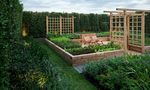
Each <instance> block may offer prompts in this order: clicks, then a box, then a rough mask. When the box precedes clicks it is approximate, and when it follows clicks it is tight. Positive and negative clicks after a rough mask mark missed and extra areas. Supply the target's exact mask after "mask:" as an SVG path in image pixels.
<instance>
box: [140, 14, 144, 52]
mask: <svg viewBox="0 0 150 90" xmlns="http://www.w3.org/2000/svg"><path fill="white" fill-rule="evenodd" d="M141 24H142V27H141V45H142V52H143V53H144V51H145V48H144V47H145V12H142V21H141Z"/></svg>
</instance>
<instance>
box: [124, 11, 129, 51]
mask: <svg viewBox="0 0 150 90" xmlns="http://www.w3.org/2000/svg"><path fill="white" fill-rule="evenodd" d="M127 36H128V35H127V15H126V10H124V50H125V52H127V50H128V48H127Z"/></svg>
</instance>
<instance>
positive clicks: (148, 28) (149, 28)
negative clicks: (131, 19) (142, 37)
mask: <svg viewBox="0 0 150 90" xmlns="http://www.w3.org/2000/svg"><path fill="white" fill-rule="evenodd" d="M145 33H146V34H150V13H147V15H146V16H145Z"/></svg>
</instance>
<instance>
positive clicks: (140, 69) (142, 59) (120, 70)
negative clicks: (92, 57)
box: [84, 55, 150, 90]
mask: <svg viewBox="0 0 150 90" xmlns="http://www.w3.org/2000/svg"><path fill="white" fill-rule="evenodd" d="M84 75H85V76H86V77H88V78H90V79H91V80H92V81H94V82H95V85H96V86H97V87H98V88H99V89H102V90H149V89H150V81H149V79H150V56H149V55H140V56H136V55H134V56H132V55H125V56H122V57H115V58H111V59H105V60H100V61H95V62H90V63H88V64H86V66H85V72H84Z"/></svg>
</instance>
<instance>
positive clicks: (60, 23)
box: [59, 16, 62, 35]
mask: <svg viewBox="0 0 150 90" xmlns="http://www.w3.org/2000/svg"><path fill="white" fill-rule="evenodd" d="M59 19H60V21H59V25H60V35H62V16H60V18H59Z"/></svg>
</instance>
